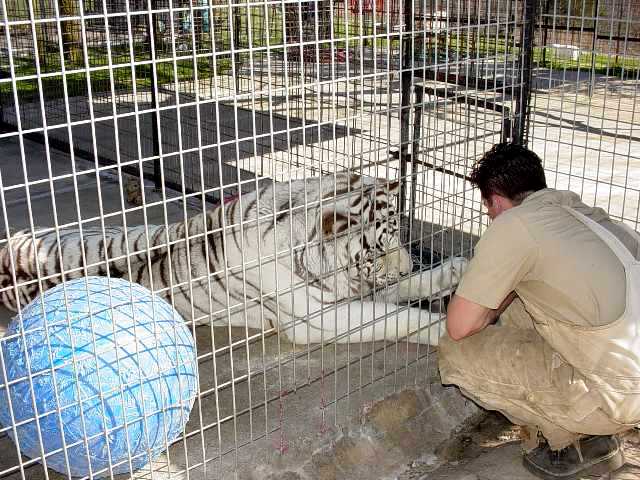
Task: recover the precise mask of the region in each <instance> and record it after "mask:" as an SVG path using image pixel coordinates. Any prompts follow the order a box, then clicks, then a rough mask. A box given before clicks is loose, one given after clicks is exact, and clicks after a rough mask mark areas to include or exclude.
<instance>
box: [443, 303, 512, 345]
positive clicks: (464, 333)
mask: <svg viewBox="0 0 640 480" xmlns="http://www.w3.org/2000/svg"><path fill="white" fill-rule="evenodd" d="M514 298H516V293H515V292H511V293H510V294H509V295H507V298H505V299H504V300H503V301H502V303H501V304H500V306H499V307H498V308H497V309H495V310H493V309H491V308H487V307H485V306H483V305H479V304H477V303H475V302H472V301H470V300H467V299H466V298H464V297H460V296H458V295H454V296H453V298H452V299H451V302H450V303H449V308H448V309H447V333H448V334H449V337H451V338H452V339H453V340H461V339H463V338H465V337H468V336H470V335H473V334H474V333H477V332H479V331H480V330H482V329H484V328H485V327H486V326H487V325H490V324H492V323H493V322H494V321H495V320H496V319H497V318H498V317H499V316H500V314H501V313H502V312H504V311H505V309H506V308H507V307H508V306H509V305H510V304H511V302H512V301H513V299H514Z"/></svg>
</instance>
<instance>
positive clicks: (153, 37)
mask: <svg viewBox="0 0 640 480" xmlns="http://www.w3.org/2000/svg"><path fill="white" fill-rule="evenodd" d="M151 8H152V9H153V10H156V9H157V8H158V7H157V4H156V0H151ZM146 23H147V38H148V42H149V44H150V43H151V42H153V44H154V46H155V49H154V50H153V51H155V52H157V51H158V48H161V45H160V39H159V38H158V36H157V35H158V27H159V25H158V17H157V16H156V17H154V18H153V21H152V22H150V21H149V20H148V19H147V22H146ZM153 51H152V52H153ZM151 60H152V61H154V60H155V58H153V55H151ZM151 104H152V108H153V110H154V111H155V112H157V111H158V71H157V67H156V63H155V62H154V63H153V64H152V65H151ZM151 118H152V120H151V124H152V127H151V142H152V147H151V148H152V153H153V156H154V158H155V157H157V158H155V159H154V160H153V183H154V186H155V188H156V190H160V189H161V188H162V174H161V171H160V169H161V166H160V140H159V137H158V131H159V130H160V124H159V122H158V115H156V114H155V113H153V114H152V116H151Z"/></svg>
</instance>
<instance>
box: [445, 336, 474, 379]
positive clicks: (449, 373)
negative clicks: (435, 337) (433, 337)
mask: <svg viewBox="0 0 640 480" xmlns="http://www.w3.org/2000/svg"><path fill="white" fill-rule="evenodd" d="M464 357H465V355H464V353H463V352H462V345H461V342H456V341H454V340H452V339H451V338H450V337H449V336H448V335H444V336H443V337H442V338H441V339H440V343H439V344H438V365H439V368H440V377H441V380H442V383H444V384H447V383H455V382H454V378H459V377H460V374H461V373H462V372H464V370H465V364H467V365H468V362H469V359H465V358H464Z"/></svg>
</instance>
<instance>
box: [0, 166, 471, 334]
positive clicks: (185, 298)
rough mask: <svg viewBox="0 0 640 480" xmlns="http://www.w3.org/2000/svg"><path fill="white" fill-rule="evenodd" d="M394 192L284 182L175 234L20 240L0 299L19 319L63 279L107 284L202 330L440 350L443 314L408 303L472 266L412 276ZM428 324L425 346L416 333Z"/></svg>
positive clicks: (368, 183)
mask: <svg viewBox="0 0 640 480" xmlns="http://www.w3.org/2000/svg"><path fill="white" fill-rule="evenodd" d="M397 191H398V183H397V182H395V183H392V184H389V183H388V182H387V181H386V180H381V179H374V178H369V177H361V176H357V175H349V174H345V173H341V174H336V175H327V176H324V177H314V178H309V179H306V180H296V181H292V182H283V183H277V182H276V183H273V184H270V185H267V186H265V187H262V188H261V189H259V190H257V191H255V192H251V193H247V194H244V195H242V196H240V197H238V198H237V199H235V200H234V201H232V202H230V203H227V204H224V205H220V206H218V207H215V208H213V209H210V210H207V211H206V212H204V213H202V214H200V215H197V216H194V217H192V218H190V219H189V220H188V221H186V222H184V221H182V222H177V223H174V224H171V225H168V226H166V225H158V226H149V227H148V228H145V227H144V226H135V227H129V228H127V229H124V228H123V227H106V228H105V229H102V228H84V229H83V230H82V236H81V235H80V233H79V231H78V229H63V230H60V232H59V237H60V242H58V239H57V235H56V232H55V231H54V230H53V229H48V230H42V231H39V232H36V233H35V239H36V240H35V242H34V241H33V236H32V234H31V232H28V231H23V232H18V233H17V234H14V235H13V236H12V238H11V239H10V241H9V242H8V243H6V244H5V245H4V246H3V248H2V249H0V287H1V289H0V300H1V301H2V303H3V304H4V305H5V306H6V307H7V308H9V309H11V310H14V311H15V310H16V309H17V300H16V299H18V301H19V302H20V305H21V306H24V305H26V304H27V303H29V302H30V301H31V300H32V299H33V298H34V297H35V296H36V295H37V294H38V293H39V292H40V291H41V289H42V290H45V289H47V288H50V287H51V286H53V285H56V284H58V283H60V282H61V281H62V280H63V279H70V278H76V277H81V276H86V275H107V274H108V275H110V276H113V277H123V278H127V279H130V280H132V281H134V282H137V283H139V284H142V285H144V286H146V287H148V288H150V289H151V290H152V291H153V292H155V293H158V294H160V295H162V296H164V297H165V298H167V299H169V300H170V301H171V302H172V304H173V305H174V306H175V308H176V309H177V310H178V311H179V312H180V313H181V315H182V316H183V317H184V318H185V320H188V321H195V322H197V323H204V322H213V323H214V324H215V325H223V324H227V323H228V322H230V323H231V325H232V326H242V327H248V328H258V329H267V328H278V329H279V330H280V332H282V333H284V334H285V335H286V336H287V337H288V338H289V339H290V340H291V341H292V342H294V343H302V344H307V343H316V342H320V341H327V340H330V339H332V338H333V339H335V340H336V341H337V342H349V341H373V340H382V339H387V340H392V339H395V338H400V337H405V336H407V335H410V338H409V340H410V341H420V342H421V343H431V344H437V340H438V335H439V334H440V333H441V332H442V331H443V330H444V329H443V328H442V327H441V326H438V323H439V322H441V320H442V315H441V314H436V313H430V312H429V311H427V310H423V309H421V308H415V307H407V306H406V305H407V301H408V300H417V299H424V298H426V297H431V296H433V294H435V293H438V292H441V293H442V294H447V293H449V292H450V291H451V289H452V288H453V287H454V286H455V285H456V284H457V282H458V280H459V278H460V276H461V274H462V272H463V270H464V269H465V267H466V264H467V261H466V259H464V258H461V257H455V258H451V259H449V260H447V261H446V262H444V263H443V264H441V265H440V266H438V267H436V268H435V269H433V270H429V271H422V272H418V273H415V274H411V275H409V273H410V272H411V270H412V263H411V258H410V255H409V253H408V252H407V250H406V249H405V248H404V247H402V246H401V245H400V240H399V222H398V215H397V213H396V211H395V209H394V207H393V203H392V200H393V198H394V197H395V195H396V194H397ZM83 257H84V258H83ZM38 279H40V280H38ZM429 325H433V326H435V327H436V328H435V329H434V328H433V327H432V328H431V330H433V331H431V332H430V333H429V335H427V332H422V333H420V334H418V333H416V332H417V331H418V330H419V329H423V328H425V327H428V326H429ZM436 331H438V334H436ZM418 335H420V336H418Z"/></svg>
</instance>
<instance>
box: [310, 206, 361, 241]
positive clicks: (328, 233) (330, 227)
mask: <svg viewBox="0 0 640 480" xmlns="http://www.w3.org/2000/svg"><path fill="white" fill-rule="evenodd" d="M320 221H321V223H322V235H323V236H324V237H325V238H332V237H334V236H336V237H337V236H339V235H341V234H343V233H345V232H346V231H347V230H349V228H350V227H353V226H354V225H359V224H360V219H359V217H358V216H357V215H354V214H353V213H349V211H346V212H341V211H339V210H335V209H333V208H327V209H324V210H323V211H322V218H321V220H320Z"/></svg>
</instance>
